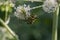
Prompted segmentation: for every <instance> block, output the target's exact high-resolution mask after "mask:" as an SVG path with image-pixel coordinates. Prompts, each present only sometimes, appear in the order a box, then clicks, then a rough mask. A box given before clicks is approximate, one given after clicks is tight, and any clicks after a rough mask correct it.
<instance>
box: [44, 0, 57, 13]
mask: <svg viewBox="0 0 60 40" xmlns="http://www.w3.org/2000/svg"><path fill="white" fill-rule="evenodd" d="M57 7H58V4H57V2H56V0H46V1H45V2H44V3H43V10H44V11H45V12H48V13H51V12H55V10H56V8H57Z"/></svg>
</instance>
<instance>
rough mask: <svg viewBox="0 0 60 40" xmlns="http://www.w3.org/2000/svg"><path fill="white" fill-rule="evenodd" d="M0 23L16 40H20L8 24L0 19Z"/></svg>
mask: <svg viewBox="0 0 60 40" xmlns="http://www.w3.org/2000/svg"><path fill="white" fill-rule="evenodd" d="M0 23H1V24H2V25H3V26H4V27H5V28H6V29H7V31H8V32H9V33H10V34H11V35H12V36H13V37H14V38H15V39H16V40H18V36H17V35H16V34H15V33H14V32H13V31H12V30H11V29H10V28H9V26H8V25H7V24H5V22H4V21H3V20H2V19H1V18H0Z"/></svg>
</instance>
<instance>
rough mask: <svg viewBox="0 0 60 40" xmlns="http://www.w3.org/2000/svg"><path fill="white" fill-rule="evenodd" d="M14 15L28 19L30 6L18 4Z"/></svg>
mask: <svg viewBox="0 0 60 40" xmlns="http://www.w3.org/2000/svg"><path fill="white" fill-rule="evenodd" d="M14 15H15V16H16V17H17V18H19V19H23V20H25V19H27V18H28V17H29V16H30V6H29V5H28V6H27V5H24V6H20V5H19V6H18V7H17V8H16V11H15V13H14Z"/></svg>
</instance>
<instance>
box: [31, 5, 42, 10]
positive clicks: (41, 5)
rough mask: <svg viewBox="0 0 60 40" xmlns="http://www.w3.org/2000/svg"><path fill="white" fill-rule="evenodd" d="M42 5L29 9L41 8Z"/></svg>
mask: <svg viewBox="0 0 60 40" xmlns="http://www.w3.org/2000/svg"><path fill="white" fill-rule="evenodd" d="M42 6H43V5H40V6H36V7H33V8H30V10H33V9H37V8H41V7H42Z"/></svg>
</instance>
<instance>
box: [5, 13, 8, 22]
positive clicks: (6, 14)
mask: <svg viewBox="0 0 60 40" xmlns="http://www.w3.org/2000/svg"><path fill="white" fill-rule="evenodd" d="M7 16H8V13H7V12H5V21H6V20H7Z"/></svg>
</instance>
